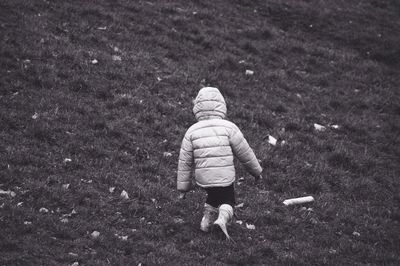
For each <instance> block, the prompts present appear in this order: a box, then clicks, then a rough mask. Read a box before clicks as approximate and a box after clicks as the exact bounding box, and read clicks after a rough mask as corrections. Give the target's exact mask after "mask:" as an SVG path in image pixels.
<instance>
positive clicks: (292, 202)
mask: <svg viewBox="0 0 400 266" xmlns="http://www.w3.org/2000/svg"><path fill="white" fill-rule="evenodd" d="M313 201H314V198H313V197H312V196H307V197H300V198H293V199H287V200H284V201H283V204H284V205H286V206H289V205H295V204H302V203H308V202H313Z"/></svg>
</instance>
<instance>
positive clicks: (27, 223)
mask: <svg viewBox="0 0 400 266" xmlns="http://www.w3.org/2000/svg"><path fill="white" fill-rule="evenodd" d="M31 224H32V222H29V221H25V222H24V225H31Z"/></svg>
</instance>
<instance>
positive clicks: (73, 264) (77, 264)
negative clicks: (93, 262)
mask: <svg viewBox="0 0 400 266" xmlns="http://www.w3.org/2000/svg"><path fill="white" fill-rule="evenodd" d="M71 266H79V262H77V261H75V262H74V263H72V264H71Z"/></svg>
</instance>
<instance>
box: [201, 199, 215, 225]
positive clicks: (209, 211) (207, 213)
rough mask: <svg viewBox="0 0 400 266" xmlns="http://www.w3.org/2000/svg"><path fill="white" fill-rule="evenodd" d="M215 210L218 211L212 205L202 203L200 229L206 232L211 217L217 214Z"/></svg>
mask: <svg viewBox="0 0 400 266" xmlns="http://www.w3.org/2000/svg"><path fill="white" fill-rule="evenodd" d="M217 212H218V209H217V208H214V207H213V206H211V205H209V204H207V203H206V204H204V215H203V218H202V219H201V223H200V230H201V231H203V232H208V231H209V230H210V226H211V223H212V219H213V217H214V216H215V214H217Z"/></svg>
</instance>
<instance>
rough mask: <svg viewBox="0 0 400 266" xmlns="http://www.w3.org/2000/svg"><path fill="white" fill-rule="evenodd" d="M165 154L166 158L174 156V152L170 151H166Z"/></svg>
mask: <svg viewBox="0 0 400 266" xmlns="http://www.w3.org/2000/svg"><path fill="white" fill-rule="evenodd" d="M163 156H164V157H165V158H168V157H171V156H172V153H170V152H164V153H163Z"/></svg>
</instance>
